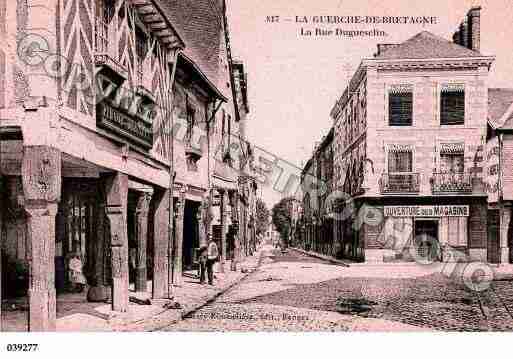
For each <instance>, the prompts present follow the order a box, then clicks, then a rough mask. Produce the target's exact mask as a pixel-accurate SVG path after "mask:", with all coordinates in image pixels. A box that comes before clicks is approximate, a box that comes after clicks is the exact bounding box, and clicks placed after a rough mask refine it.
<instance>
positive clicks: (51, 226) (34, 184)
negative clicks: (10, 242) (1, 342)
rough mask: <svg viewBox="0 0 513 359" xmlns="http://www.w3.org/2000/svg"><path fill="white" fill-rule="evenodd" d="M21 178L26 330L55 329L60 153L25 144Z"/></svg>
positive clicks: (60, 181) (51, 149) (44, 147)
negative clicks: (27, 273) (26, 268)
mask: <svg viewBox="0 0 513 359" xmlns="http://www.w3.org/2000/svg"><path fill="white" fill-rule="evenodd" d="M23 152H24V153H23V161H22V169H21V175H22V181H23V193H24V197H25V211H26V212H27V214H28V216H27V238H29V241H30V242H29V249H30V258H29V263H30V280H29V331H38V332H41V331H55V325H56V315H57V311H56V309H57V307H56V295H55V215H56V214H57V204H58V202H59V200H60V196H61V186H62V179H61V153H60V151H59V150H57V149H55V148H50V147H47V146H26V147H24V151H23Z"/></svg>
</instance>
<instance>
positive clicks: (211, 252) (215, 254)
mask: <svg viewBox="0 0 513 359" xmlns="http://www.w3.org/2000/svg"><path fill="white" fill-rule="evenodd" d="M218 260H219V249H218V248H217V244H216V242H214V240H213V239H212V237H210V238H209V241H208V249H207V262H206V265H207V274H208V284H210V285H214V264H215V263H216V262H217V261H218Z"/></svg>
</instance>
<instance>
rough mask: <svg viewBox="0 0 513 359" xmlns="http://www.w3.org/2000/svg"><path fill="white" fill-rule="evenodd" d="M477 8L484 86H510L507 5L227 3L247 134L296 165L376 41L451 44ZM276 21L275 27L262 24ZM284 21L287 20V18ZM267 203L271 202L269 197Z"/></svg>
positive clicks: (512, 37) (510, 13)
mask: <svg viewBox="0 0 513 359" xmlns="http://www.w3.org/2000/svg"><path fill="white" fill-rule="evenodd" d="M475 5H481V6H482V11H481V53H482V54H483V55H494V56H496V61H495V63H494V65H493V68H492V71H491V73H490V79H489V85H490V86H491V87H513V61H512V56H511V53H512V50H513V27H512V26H511V19H513V1H511V0H482V1H474V0H460V1H454V0H451V1H450V2H449V1H447V0H430V1H412V0H393V1H385V0H317V1H311V0H308V1H306V0H258V1H249V0H227V11H228V16H229V22H230V36H231V44H232V54H233V57H234V58H237V59H240V60H242V61H243V62H244V64H245V67H246V71H247V72H248V92H249V103H250V111H251V113H250V117H249V118H250V120H249V122H248V127H247V136H248V138H249V140H250V141H251V142H252V143H254V144H255V145H256V146H259V147H261V148H264V149H265V150H266V151H269V152H271V153H273V154H274V155H276V156H279V157H280V158H283V159H285V160H287V161H290V162H291V163H293V164H295V165H297V166H300V167H301V166H302V165H304V163H305V162H306V161H307V160H308V158H309V157H310V156H311V154H312V150H313V148H314V146H315V143H316V142H318V141H320V140H321V139H322V136H323V135H325V134H327V133H328V131H329V129H330V127H331V119H330V116H329V114H330V111H331V109H332V107H333V105H334V104H335V102H336V100H337V99H338V98H339V97H340V95H341V94H342V92H343V90H344V89H345V87H346V84H347V81H348V79H349V78H350V76H351V75H352V74H353V73H354V71H355V70H356V68H357V67H358V65H359V63H360V61H361V59H362V58H365V57H367V58H368V57H372V55H373V54H374V53H375V51H376V45H377V44H378V43H400V42H403V41H405V40H407V39H409V38H410V37H412V36H414V35H415V34H417V33H418V32H420V31H423V30H427V31H430V32H432V33H434V34H436V35H439V36H442V37H444V38H446V39H451V38H452V34H453V33H454V31H455V30H456V28H457V26H458V25H459V23H460V22H461V20H462V19H463V18H464V16H465V15H466V13H467V11H468V10H469V9H470V8H471V7H472V6H475ZM275 15H278V16H280V22H279V23H268V22H266V17H267V16H275ZM323 15H339V16H351V15H360V16H435V17H437V23H436V24H434V25H431V24H429V25H424V26H423V25H412V24H396V25H382V24H380V25H366V24H358V25H348V24H339V25H324V26H316V25H315V24H307V25H305V24H301V23H296V22H295V17H296V16H301V17H302V16H309V17H311V16H323ZM286 19H290V20H292V21H286ZM301 27H304V28H315V27H325V28H328V29H333V30H334V29H335V28H337V27H338V28H343V29H345V30H367V29H372V28H376V29H378V30H382V31H385V32H386V33H387V36H386V37H360V38H353V39H349V38H346V37H336V36H331V37H326V38H322V37H312V38H309V37H305V36H300V35H299V31H300V29H301ZM269 200H270V201H271V202H273V201H274V199H271V198H270V199H269Z"/></svg>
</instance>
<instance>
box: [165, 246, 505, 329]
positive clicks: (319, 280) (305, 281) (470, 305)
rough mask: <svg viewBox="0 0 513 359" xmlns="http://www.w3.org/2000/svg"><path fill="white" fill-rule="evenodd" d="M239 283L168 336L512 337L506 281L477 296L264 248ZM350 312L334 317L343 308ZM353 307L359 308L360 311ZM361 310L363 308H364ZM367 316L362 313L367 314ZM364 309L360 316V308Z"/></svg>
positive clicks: (377, 269)
mask: <svg viewBox="0 0 513 359" xmlns="http://www.w3.org/2000/svg"><path fill="white" fill-rule="evenodd" d="M260 260H261V263H260V266H259V268H258V269H257V270H256V271H255V272H254V273H252V274H251V275H249V276H248V277H247V278H246V279H244V280H243V281H242V282H241V283H240V284H238V285H237V286H235V287H234V288H232V289H231V290H229V291H228V292H226V293H224V294H223V295H221V296H219V297H218V298H217V299H216V300H214V301H212V302H211V303H209V304H207V305H206V306H204V307H203V308H201V309H200V310H198V311H196V312H194V313H192V314H191V315H189V317H188V318H186V319H185V320H183V321H181V322H178V323H176V324H175V325H172V326H169V327H167V328H166V329H165V330H166V331H348V330H350V331H354V330H357V331H412V330H417V331H419V330H420V331H432V330H444V331H488V330H492V331H501V330H511V329H512V328H513V320H512V315H511V311H510V308H513V301H512V299H511V298H513V296H512V294H513V290H512V289H511V287H512V285H511V282H510V281H508V280H501V281H494V283H493V285H492V288H493V289H492V290H490V291H488V292H484V293H481V294H477V293H474V292H471V291H470V290H468V289H467V288H466V287H465V286H464V285H463V284H461V283H458V282H457V281H455V280H454V279H451V278H447V277H445V276H444V275H442V274H441V273H438V272H437V270H436V269H433V268H424V267H422V266H419V265H416V264H407V265H406V264H402V265H388V266H387V265H354V266H351V267H344V266H339V265H333V264H330V263H328V262H325V261H323V260H320V259H316V258H312V257H309V256H306V255H304V254H301V253H299V252H297V251H295V250H292V249H291V250H289V251H287V253H284V254H282V253H281V252H280V251H278V250H276V249H273V248H272V247H270V246H267V247H265V248H264V249H263V251H262V256H261V259H260ZM347 302H350V303H353V304H354V306H352V307H351V306H349V308H352V309H353V312H350V313H348V312H347V311H344V313H343V314H342V313H340V311H343V309H347V308H348V307H347V306H346V307H344V306H343V304H341V303H347ZM358 304H359V305H360V306H358ZM362 304H363V305H362ZM366 307H367V308H370V310H367V311H366V310H365V308H366ZM362 308H363V309H362Z"/></svg>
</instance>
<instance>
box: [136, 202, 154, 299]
mask: <svg viewBox="0 0 513 359" xmlns="http://www.w3.org/2000/svg"><path fill="white" fill-rule="evenodd" d="M150 201H151V194H150V193H146V192H142V193H141V194H140V195H139V198H138V199H137V207H136V210H135V216H136V223H137V231H136V233H137V270H136V274H135V291H136V292H146V290H147V289H148V285H147V283H148V273H147V269H146V248H147V243H148V213H149V209H150Z"/></svg>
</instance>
